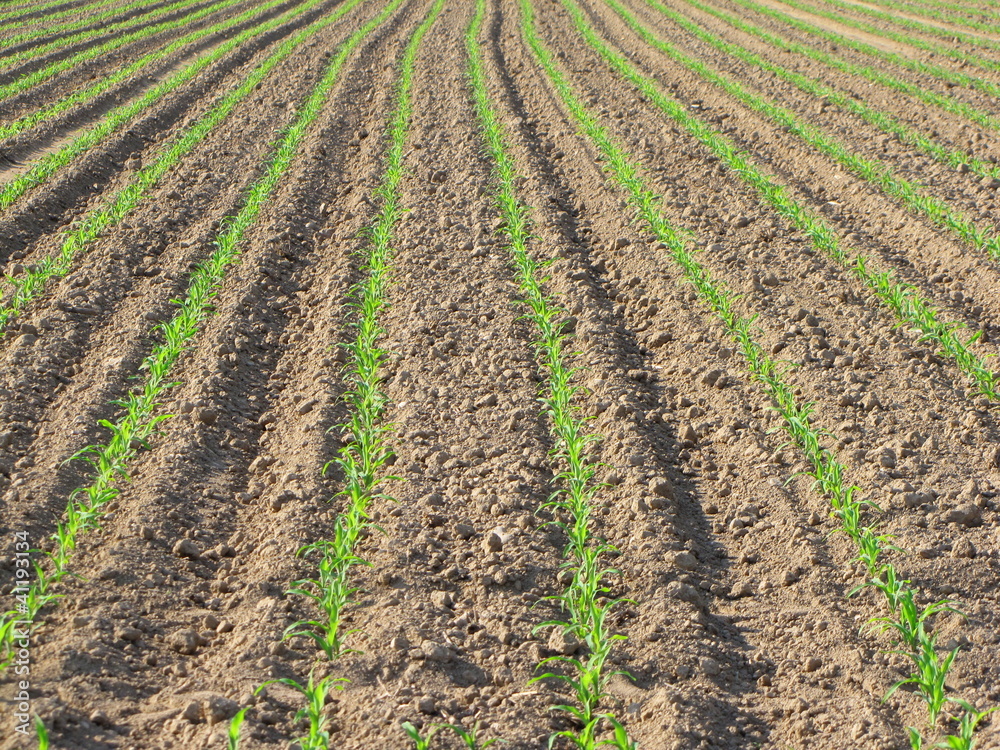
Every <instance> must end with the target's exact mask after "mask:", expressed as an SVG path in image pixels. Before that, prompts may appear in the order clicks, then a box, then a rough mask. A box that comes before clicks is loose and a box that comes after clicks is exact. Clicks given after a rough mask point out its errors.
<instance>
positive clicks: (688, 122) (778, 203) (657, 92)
mask: <svg viewBox="0 0 1000 750" xmlns="http://www.w3.org/2000/svg"><path fill="white" fill-rule="evenodd" d="M606 1H607V2H608V4H609V5H611V7H612V8H613V9H614V10H615V11H616V12H617V13H618V14H619V15H620V16H621V17H622V18H623V19H624V20H625V22H626V23H627V24H628V25H629V26H630V27H631V28H632V29H633V30H634V31H635V32H636V33H637V34H638V35H639V36H640V37H641V38H642V39H643V40H644V41H646V42H648V43H649V44H650V45H652V46H654V47H656V48H657V49H659V50H661V51H662V52H664V53H666V54H667V55H669V56H670V57H671V58H673V59H676V60H678V61H679V62H681V63H682V64H684V65H686V66H687V67H689V68H691V69H693V70H695V71H696V72H699V73H702V74H703V75H705V76H706V77H711V80H718V81H720V82H723V83H725V84H726V86H727V91H728V90H729V88H730V87H732V88H733V89H734V90H736V91H742V90H741V89H740V88H739V87H738V86H737V84H734V83H732V82H730V81H728V79H725V78H722V76H719V75H718V74H715V73H713V72H712V71H710V70H709V69H708V68H707V67H706V66H704V65H703V64H702V63H701V62H700V61H698V60H695V59H693V58H690V57H688V56H686V55H684V54H683V53H681V52H679V51H678V50H677V49H676V48H674V47H673V46H672V45H669V44H667V43H666V42H663V41H661V40H659V39H658V38H657V37H656V36H655V35H654V34H653V33H652V32H650V31H649V30H648V29H647V28H645V27H644V26H642V24H641V23H640V22H639V21H638V20H637V19H636V18H635V16H634V15H632V14H631V13H630V12H629V11H628V10H627V9H626V8H625V7H624V6H622V5H621V3H619V2H618V0H606ZM651 1H655V0H651ZM563 4H564V5H565V6H566V7H567V9H568V10H569V12H570V14H571V15H572V17H573V20H574V22H575V23H576V26H577V29H578V30H579V31H580V33H581V34H582V35H583V36H584V38H585V39H586V41H587V42H588V43H589V44H590V45H591V46H593V47H594V48H595V49H596V50H597V51H598V53H599V54H600V55H601V56H602V57H603V58H604V59H605V60H606V61H607V62H608V64H609V65H610V66H611V67H612V68H613V69H614V70H615V71H617V72H618V73H619V74H620V75H622V76H623V77H624V78H626V79H627V80H628V81H629V82H630V83H632V84H633V85H634V86H635V87H636V88H637V89H638V90H639V91H641V92H642V94H643V95H644V96H646V97H648V98H649V100H650V101H651V102H652V103H653V104H655V105H656V106H657V108H658V109H660V111H662V112H663V113H665V114H666V115H667V116H669V117H670V118H671V119H672V120H673V121H674V122H676V123H678V124H680V125H681V126H682V127H684V128H685V129H686V130H687V131H688V132H689V133H690V134H692V135H693V136H694V137H695V138H697V139H698V140H699V141H700V142H701V143H702V144H703V145H704V146H706V147H707V148H708V149H710V150H711V152H712V153H713V154H715V156H717V157H718V158H719V159H720V160H721V161H722V163H723V164H725V165H726V166H727V167H729V168H730V169H731V170H732V171H733V172H734V173H735V174H736V175H738V176H739V177H740V179H742V180H743V181H744V182H746V183H747V184H749V185H750V186H751V187H753V188H754V189H755V190H756V191H757V192H758V193H759V194H760V196H761V198H762V199H763V200H764V201H765V202H766V203H768V204H769V205H770V206H771V207H772V208H774V209H775V210H776V211H777V212H778V213H779V214H780V215H781V216H783V217H784V218H785V219H787V220H788V221H790V222H791V223H792V224H793V225H794V226H795V227H796V228H797V229H799V230H800V231H801V232H803V233H804V234H805V235H806V236H807V237H808V238H809V240H810V242H811V243H812V245H813V247H815V248H816V249H817V250H819V251H820V252H822V253H823V254H824V255H826V256H828V257H830V258H831V259H833V260H834V261H836V262H837V263H839V264H840V265H841V266H843V267H845V268H847V269H848V270H850V271H851V272H852V273H853V274H854V275H855V276H856V277H857V278H858V280H859V281H861V283H862V284H864V285H865V286H866V287H868V289H869V290H870V291H871V292H872V294H874V295H875V296H876V298H878V299H879V300H881V301H882V302H883V303H884V304H885V305H886V306H887V307H889V309H890V310H892V312H893V314H894V315H895V316H896V317H897V319H899V320H900V322H902V323H905V324H907V325H908V326H911V327H912V328H913V329H915V330H917V331H919V332H920V333H921V334H922V337H923V339H924V340H927V341H933V342H934V343H935V344H937V345H938V346H940V347H941V350H942V352H944V353H945V354H946V355H947V356H948V358H949V359H951V360H953V361H954V362H955V364H956V365H957V366H958V368H959V369H960V370H961V371H962V372H963V373H965V375H966V376H967V377H968V378H970V380H971V381H972V382H973V383H974V385H975V388H976V390H977V391H978V392H979V393H980V394H982V395H983V396H986V397H987V398H990V399H993V400H998V399H1000V389H998V386H1000V383H998V378H997V376H996V375H995V374H994V372H993V371H992V370H991V369H990V368H989V367H988V366H987V364H988V363H987V361H986V360H985V359H984V358H983V357H980V356H977V355H976V354H975V353H974V352H973V351H971V350H970V348H969V347H970V345H971V344H974V343H975V341H976V340H977V339H978V338H979V336H980V335H981V332H977V333H975V334H973V335H972V336H970V337H969V339H968V340H967V341H963V340H962V338H961V337H960V336H959V335H958V333H957V331H958V330H960V329H961V328H962V327H963V325H962V324H961V323H960V322H957V321H947V320H941V319H940V317H939V316H940V313H939V312H938V311H937V310H936V309H935V308H934V306H933V305H932V304H931V302H930V301H928V300H926V299H924V298H923V297H922V296H921V295H920V294H919V293H918V292H917V291H916V290H915V289H913V288H912V287H910V286H908V285H907V284H905V283H903V282H900V281H898V280H897V278H896V276H895V274H894V273H893V272H892V271H878V270H875V269H873V267H872V266H873V262H872V259H871V258H869V257H867V256H864V255H862V254H860V253H858V252H857V251H850V250H845V249H844V248H842V247H840V243H839V241H838V239H837V235H836V233H835V232H834V231H833V230H832V229H831V228H830V226H829V225H828V224H826V222H824V221H823V220H822V219H820V218H819V217H818V216H816V215H815V214H813V213H812V212H810V211H808V210H807V209H806V208H805V207H804V206H802V205H801V204H800V203H798V202H797V201H795V200H794V199H793V198H791V197H790V196H789V195H788V193H787V192H786V189H785V187H784V186H782V185H779V184H778V183H776V182H775V181H774V180H772V179H771V178H770V177H768V176H767V175H765V174H764V173H763V172H762V171H761V170H760V169H759V168H758V167H757V166H755V165H754V164H753V163H752V162H751V161H750V159H749V157H748V155H747V154H745V153H741V152H740V151H739V150H738V149H737V147H736V144H734V143H733V142H732V141H731V140H729V139H728V138H726V137H725V136H723V135H721V134H720V133H718V132H717V131H715V130H713V129H712V128H711V127H709V126H708V125H707V124H706V123H705V122H704V121H703V120H701V119H699V118H698V117H695V116H694V115H693V114H691V112H690V111H689V110H688V109H687V108H686V107H685V106H684V105H683V104H681V103H680V102H678V101H676V100H675V99H671V98H669V97H667V96H666V95H665V94H664V93H663V91H662V90H661V89H660V88H659V87H658V86H657V85H656V84H655V83H654V82H653V81H652V80H651V79H649V78H647V77H646V76H643V75H642V74H641V73H640V72H639V71H638V70H637V69H636V67H635V66H634V65H633V64H632V63H630V62H629V61H628V60H627V59H626V58H625V57H624V56H622V55H621V54H620V53H618V52H615V51H614V50H612V49H611V48H610V47H609V46H608V45H607V44H605V43H604V42H603V41H602V40H601V39H600V38H599V37H598V36H597V34H596V33H595V32H594V30H593V29H592V28H591V27H590V26H589V25H588V24H587V22H586V20H585V18H584V15H583V12H582V11H581V10H580V8H579V6H578V5H576V3H575V2H574V1H573V0H563ZM657 6H660V4H659V3H657ZM660 7H663V6H660ZM664 10H666V8H664ZM743 93H744V95H745V97H746V98H747V99H749V100H750V101H751V102H754V103H758V99H757V98H756V97H753V95H752V94H748V93H745V92H743ZM762 106H767V107H770V105H766V104H762ZM775 109H776V108H775ZM780 112H781V113H783V114H786V115H788V117H789V118H790V117H791V115H790V113H787V112H786V111H784V110H780ZM789 129H791V128H789ZM793 132H794V131H793Z"/></svg>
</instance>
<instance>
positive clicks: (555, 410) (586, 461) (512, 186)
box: [466, 0, 635, 750]
mask: <svg viewBox="0 0 1000 750" xmlns="http://www.w3.org/2000/svg"><path fill="white" fill-rule="evenodd" d="M485 8H486V3H485V0H478V2H477V6H476V15H475V17H474V18H473V21H472V24H471V25H470V26H469V29H468V32H467V34H466V49H467V54H468V57H469V81H470V86H471V89H472V97H473V102H474V104H475V108H476V113H477V115H478V117H479V122H480V127H481V129H482V132H483V138H484V141H485V144H486V151H487V153H488V154H489V156H490V158H491V161H492V168H493V177H494V182H495V185H494V200H495V203H496V205H497V207H498V209H499V212H500V217H501V219H502V220H503V227H502V232H503V234H504V237H505V240H506V244H507V249H508V252H509V254H510V256H511V262H512V265H513V267H514V270H515V273H516V276H517V281H518V285H519V287H520V290H521V295H522V299H521V304H522V305H524V306H526V307H527V308H528V312H527V318H528V319H529V320H530V321H531V322H532V323H533V324H534V326H535V329H536V330H537V333H538V339H537V341H536V342H535V349H536V356H537V359H538V361H539V364H540V366H541V368H542V370H543V378H542V380H543V384H544V385H543V388H544V389H545V392H544V395H543V396H542V398H541V402H542V404H543V406H544V410H545V412H546V416H547V417H548V422H549V426H550V429H551V431H552V435H553V437H554V438H555V445H554V447H553V449H552V451H551V455H552V456H553V458H554V460H555V461H556V462H557V463H559V464H561V471H560V472H559V473H558V474H557V475H556V477H555V480H556V481H557V482H558V486H557V489H556V491H555V492H554V493H553V495H552V496H551V498H550V500H549V503H548V505H549V506H550V507H552V508H553V509H555V510H556V511H561V512H562V514H565V516H567V517H568V520H567V521H565V522H563V521H558V522H557V525H558V527H559V528H561V529H562V530H563V531H564V533H565V534H566V537H567V540H568V541H567V546H566V549H565V551H564V554H565V556H566V557H567V558H568V560H567V562H566V564H565V569H566V570H568V571H570V572H571V574H572V578H571V580H570V582H569V584H568V586H567V588H566V590H565V591H564V592H563V593H562V594H560V595H559V596H558V597H556V599H557V600H558V601H559V602H560V604H561V605H562V609H563V610H564V612H566V615H567V618H568V619H567V621H565V622H562V621H552V622H547V623H543V624H542V625H540V626H539V627H546V626H554V627H559V628H562V629H563V630H564V632H566V633H567V634H569V635H571V636H572V637H573V638H575V639H576V640H577V641H579V642H581V643H583V644H585V645H586V650H587V654H586V656H585V657H582V658H576V657H568V656H555V657H550V658H549V659H546V660H544V661H542V663H541V664H540V665H539V666H543V665H547V664H549V663H555V662H562V663H565V664H567V665H569V666H570V668H571V669H572V671H573V673H574V674H571V675H566V674H554V673H551V672H548V673H545V674H543V675H541V676H540V677H536V678H535V679H536V680H543V679H546V678H554V679H558V680H563V681H565V682H566V683H567V684H568V685H569V686H570V687H571V688H572V692H573V695H574V697H575V698H576V701H577V704H576V705H563V706H559V707H558V708H559V709H560V710H562V711H565V712H567V713H569V714H570V715H571V716H572V717H573V718H574V719H576V721H577V722H578V724H579V728H578V729H576V730H575V731H574V730H565V731H563V732H559V733H557V734H555V735H553V738H552V740H554V739H555V738H556V737H559V736H562V737H566V738H568V739H569V740H570V741H571V742H572V743H573V745H574V746H575V747H577V748H581V750H591V749H592V748H596V747H597V746H598V745H599V744H606V745H610V746H613V747H616V748H618V750H630V748H633V747H634V746H635V743H634V742H632V740H630V739H629V736H628V732H627V730H626V729H625V727H624V726H623V725H622V723H621V722H620V721H619V720H618V719H617V718H616V717H615V716H614V715H613V714H611V713H606V712H602V711H601V702H602V700H603V699H604V698H605V697H606V696H605V685H606V682H607V679H608V677H609V675H608V673H607V670H606V666H607V660H608V657H609V656H610V654H611V650H612V647H613V646H614V643H615V641H617V640H620V639H622V638H623V636H619V635H614V634H612V632H611V631H610V628H609V624H608V615H609V614H610V612H611V611H612V610H613V609H614V608H615V607H616V606H617V605H618V604H619V600H616V599H611V598H607V594H608V593H609V589H608V588H607V585H606V584H605V582H604V579H605V578H607V577H608V576H610V575H611V574H613V573H614V571H612V570H609V569H606V568H605V567H604V565H605V563H604V562H603V560H604V558H605V557H606V555H607V554H608V553H611V552H613V551H615V550H614V548H613V547H611V546H610V545H609V544H607V543H606V542H603V541H600V540H597V539H595V538H594V533H593V531H592V530H591V528H590V517H591V513H592V507H593V500H594V497H595V495H596V494H597V492H598V490H599V489H600V486H599V485H598V484H597V483H596V482H595V473H596V466H595V464H594V462H593V460H592V459H591V458H590V456H589V455H588V449H589V446H590V444H591V443H592V442H593V441H594V440H595V439H596V437H595V436H594V435H591V434H588V432H587V431H586V429H585V428H586V423H585V420H584V419H582V418H580V417H579V415H578V407H576V406H574V403H573V402H574V399H575V398H577V396H578V395H579V394H580V392H581V388H580V386H578V385H575V384H574V376H575V374H576V372H575V370H574V369H573V368H572V367H571V366H570V365H569V363H568V361H567V352H566V343H567V341H568V340H569V339H570V338H571V336H570V334H568V333H566V332H565V331H564V321H565V311H564V310H563V309H561V308H560V307H559V306H558V305H557V304H556V303H555V302H554V300H553V299H551V297H549V295H547V294H546V292H545V290H544V288H543V286H542V282H541V279H540V276H541V269H542V265H541V264H540V263H539V262H538V261H536V260H535V259H534V257H533V256H532V255H531V252H530V248H529V243H530V239H531V228H530V219H529V211H528V207H527V205H526V204H525V203H524V202H522V200H521V199H520V198H519V197H518V190H517V184H518V183H519V181H520V176H519V174H518V172H517V168H516V166H515V164H514V161H513V159H512V158H511V156H510V154H509V153H508V146H507V143H506V140H507V136H506V133H505V130H504V127H503V125H502V124H501V123H500V121H499V119H498V117H497V115H496V112H495V110H494V107H493V104H492V102H491V100H490V95H489V92H488V88H487V81H486V73H485V71H484V68H483V61H482V52H481V51H480V49H479V41H478V40H479V35H480V31H481V28H482V23H483V16H484V14H485ZM559 515H561V514H560V513H558V512H557V517H558V516H559ZM602 719H603V720H606V721H607V722H608V723H609V724H610V727H611V730H612V732H613V737H612V739H610V740H604V741H602V742H600V743H599V742H598V738H597V737H598V731H599V726H600V724H601V721H602ZM550 746H551V740H550Z"/></svg>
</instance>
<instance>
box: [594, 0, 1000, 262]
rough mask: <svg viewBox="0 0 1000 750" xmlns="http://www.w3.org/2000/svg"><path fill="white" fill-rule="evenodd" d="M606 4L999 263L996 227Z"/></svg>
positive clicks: (650, 40) (659, 45)
mask: <svg viewBox="0 0 1000 750" xmlns="http://www.w3.org/2000/svg"><path fill="white" fill-rule="evenodd" d="M607 2H608V3H609V4H610V5H612V7H614V8H615V10H616V11H618V12H619V13H620V14H622V17H623V18H625V20H626V22H627V23H628V24H629V26H630V27H631V28H632V29H633V30H634V31H635V32H636V33H637V34H638V35H639V36H640V37H641V38H642V39H643V41H645V42H646V43H647V44H650V45H651V46H653V47H655V48H656V49H657V50H659V51H660V52H663V53H664V54H666V55H667V56H668V57H670V58H671V59H673V60H676V61H677V62H679V63H680V64H681V65H684V66H685V67H686V68H688V69H689V70H691V71H693V72H695V73H697V74H698V75H699V76H701V77H702V78H704V79H705V80H706V81H708V82H709V83H711V84H713V85H715V86H717V87H719V88H721V89H723V90H724V91H725V92H726V93H727V94H729V95H730V96H732V97H734V98H736V99H737V100H739V101H740V102H742V103H743V104H744V105H746V106H747V107H749V108H750V109H752V110H753V111H755V112H759V113H760V114H762V115H764V116H766V117H768V118H770V119H771V121H772V122H774V123H775V124H776V125H778V126H779V127H780V128H782V129H783V130H786V131H788V132H790V133H792V134H793V135H796V136H798V137H799V138H801V139H802V141H804V142H805V143H806V144H808V145H809V146H811V147H812V148H814V149H815V150H817V151H819V152H820V153H822V154H824V155H826V156H828V157H829V158H831V159H833V160H834V161H836V162H837V163H838V164H840V165H841V166H843V167H844V168H845V169H848V170H850V171H851V172H852V173H854V174H855V175H857V176H858V177H860V178H861V179H863V180H865V181H866V182H868V183H869V184H871V185H873V186H874V187H876V188H878V189H879V190H881V191H882V192H883V193H885V194H886V195H888V196H889V197H891V198H894V199H896V200H897V201H899V202H900V203H902V204H903V205H904V206H905V207H906V208H907V209H909V210H910V211H912V212H914V213H916V214H920V215H922V216H924V217H925V218H927V219H928V220H930V221H931V222H933V223H934V224H937V225H938V226H940V227H943V228H945V229H948V230H949V231H950V232H951V233H952V234H953V235H955V236H956V237H957V238H958V239H960V240H961V241H962V242H965V243H966V244H968V245H970V246H971V247H973V248H975V249H976V250H979V251H981V252H984V253H986V254H988V255H989V256H990V257H991V258H993V259H994V260H1000V235H998V234H997V233H996V231H995V230H994V229H993V228H990V229H985V228H982V227H980V226H978V225H977V224H976V223H975V222H974V221H973V220H972V219H970V218H969V217H968V216H965V215H964V214H962V213H961V212H959V211H956V210H955V209H954V208H952V206H951V205H949V204H948V202H947V201H943V200H940V199H938V198H935V197H934V196H932V195H928V194H927V193H926V192H925V191H924V190H922V189H920V188H919V187H918V186H916V185H914V184H913V183H912V182H910V181H909V180H906V179H904V178H902V177H900V176H899V175H897V174H896V173H895V171H894V170H893V169H892V167H891V166H890V165H889V164H886V163H885V162H883V161H881V160H879V159H874V158H871V159H869V158H865V157H864V156H860V155H858V154H857V153H855V152H853V151H851V150H850V149H849V148H848V147H847V146H845V145H844V144H843V143H841V142H839V141H837V140H834V139H833V138H830V137H828V136H827V135H826V134H825V133H824V132H823V131H822V130H821V129H820V128H818V127H816V126H814V125H811V124H809V123H807V122H804V121H802V120H800V119H799V118H798V117H796V116H795V113H793V112H792V111H791V110H788V109H785V108H784V107H779V106H778V105H776V104H773V103H772V102H771V101H769V100H767V99H765V98H764V97H762V96H758V95H757V94H754V93H753V92H751V91H749V90H748V89H746V88H745V87H744V86H742V85H741V84H740V83H739V82H737V81H735V80H733V79H731V78H729V77H727V76H724V75H721V74H720V73H717V72H716V71H715V70H713V69H712V68H710V67H709V66H708V65H706V64H705V63H703V62H702V61H701V60H697V59H695V58H693V57H690V56H689V55H685V54H684V53H682V52H681V51H680V50H678V49H677V48H676V47H674V46H673V45H672V44H669V43H667V42H665V41H663V40H661V39H659V38H658V37H656V36H655V35H654V34H653V33H652V32H650V31H649V30H648V29H646V28H645V27H644V26H642V25H641V24H640V23H639V22H638V21H637V20H636V19H635V17H634V16H632V14H630V13H628V11H625V9H624V8H623V7H622V6H621V4H620V3H618V2H617V0H607Z"/></svg>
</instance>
